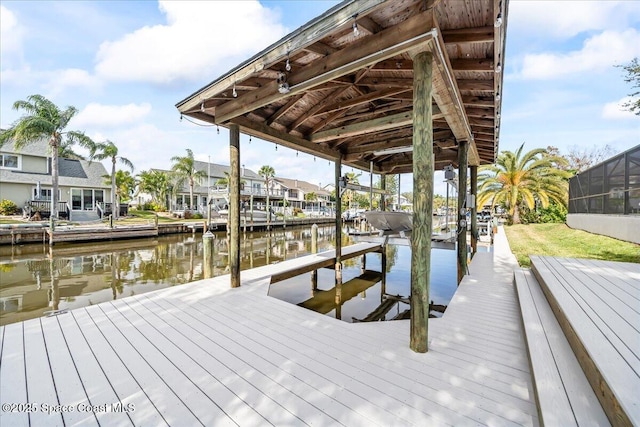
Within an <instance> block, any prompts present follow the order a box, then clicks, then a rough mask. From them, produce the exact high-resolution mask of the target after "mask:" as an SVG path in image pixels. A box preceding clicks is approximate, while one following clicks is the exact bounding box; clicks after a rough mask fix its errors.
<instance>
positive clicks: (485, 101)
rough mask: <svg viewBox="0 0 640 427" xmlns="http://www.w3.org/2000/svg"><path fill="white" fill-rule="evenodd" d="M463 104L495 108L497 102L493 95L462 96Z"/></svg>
mask: <svg viewBox="0 0 640 427" xmlns="http://www.w3.org/2000/svg"><path fill="white" fill-rule="evenodd" d="M462 103H463V104H464V105H465V106H470V107H495V105H496V102H495V100H494V99H493V95H484V96H474V95H462Z"/></svg>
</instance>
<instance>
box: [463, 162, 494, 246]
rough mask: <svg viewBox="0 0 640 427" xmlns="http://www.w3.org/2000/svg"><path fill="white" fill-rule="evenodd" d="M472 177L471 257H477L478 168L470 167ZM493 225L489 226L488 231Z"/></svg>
mask: <svg viewBox="0 0 640 427" xmlns="http://www.w3.org/2000/svg"><path fill="white" fill-rule="evenodd" d="M469 173H470V175H471V183H470V184H471V195H472V196H473V200H474V203H473V206H468V207H469V208H471V256H475V254H476V252H477V251H478V203H477V200H478V166H471V167H469ZM490 226H491V224H487V230H488V228H489V227H490Z"/></svg>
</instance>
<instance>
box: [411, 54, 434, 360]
mask: <svg viewBox="0 0 640 427" xmlns="http://www.w3.org/2000/svg"><path fill="white" fill-rule="evenodd" d="M432 64H433V55H432V53H431V52H419V53H416V54H415V55H413V209H414V212H413V232H412V239H411V326H410V328H411V342H410V348H411V349H412V350H413V351H415V352H418V353H425V352H427V351H428V326H429V280H430V279H429V275H430V271H431V227H432V221H433V219H432V218H433V217H432V212H433V173H434V160H433V121H432V106H431V98H432V92H433V87H432V78H433V70H432Z"/></svg>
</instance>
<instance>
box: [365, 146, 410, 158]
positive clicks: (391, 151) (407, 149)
mask: <svg viewBox="0 0 640 427" xmlns="http://www.w3.org/2000/svg"><path fill="white" fill-rule="evenodd" d="M412 151H413V145H409V146H407V147H394V148H387V149H384V150H379V151H374V152H373V155H374V156H384V155H385V154H399V153H410V152H412Z"/></svg>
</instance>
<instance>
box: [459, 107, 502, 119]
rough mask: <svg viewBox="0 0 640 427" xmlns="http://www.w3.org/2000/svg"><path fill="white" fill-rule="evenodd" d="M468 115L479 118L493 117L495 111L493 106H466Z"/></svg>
mask: <svg viewBox="0 0 640 427" xmlns="http://www.w3.org/2000/svg"><path fill="white" fill-rule="evenodd" d="M466 111H467V116H468V117H477V118H479V119H493V118H494V117H495V113H494V111H493V108H466Z"/></svg>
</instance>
